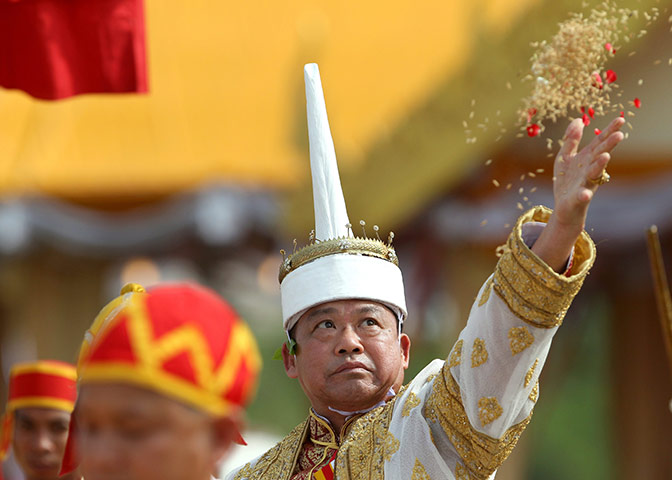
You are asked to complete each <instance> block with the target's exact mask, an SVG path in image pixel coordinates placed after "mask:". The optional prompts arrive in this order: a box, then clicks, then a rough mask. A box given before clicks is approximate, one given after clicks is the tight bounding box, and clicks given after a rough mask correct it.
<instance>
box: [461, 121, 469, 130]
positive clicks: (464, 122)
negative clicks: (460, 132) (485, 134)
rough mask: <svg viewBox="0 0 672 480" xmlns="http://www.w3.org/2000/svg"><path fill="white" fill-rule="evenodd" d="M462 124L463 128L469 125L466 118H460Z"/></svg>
mask: <svg viewBox="0 0 672 480" xmlns="http://www.w3.org/2000/svg"><path fill="white" fill-rule="evenodd" d="M462 126H463V127H464V128H468V127H469V124H468V123H467V121H466V120H462Z"/></svg>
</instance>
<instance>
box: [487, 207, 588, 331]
mask: <svg viewBox="0 0 672 480" xmlns="http://www.w3.org/2000/svg"><path fill="white" fill-rule="evenodd" d="M550 215H551V210H550V209H548V208H546V207H534V208H532V209H531V210H528V211H527V212H526V213H524V214H523V215H521V216H520V218H519V219H518V222H517V223H516V226H515V228H514V229H513V232H511V235H510V236H509V239H508V241H507V243H506V247H505V248H504V252H503V254H502V256H501V257H500V259H499V262H498V263H497V267H496V268H495V276H494V290H495V291H496V292H497V294H498V295H499V297H500V298H501V299H502V300H503V301H504V302H505V303H506V304H507V305H508V307H509V309H510V310H511V311H512V312H513V314H514V315H516V316H517V317H518V318H520V319H521V320H523V321H525V322H526V323H529V324H530V325H532V326H534V327H538V328H552V327H556V326H558V325H560V324H561V323H562V319H563V318H564V316H565V313H567V309H568V308H569V306H570V305H571V303H572V300H573V299H574V296H575V295H576V294H577V293H578V292H579V290H580V289H581V285H583V281H584V279H585V278H586V275H588V271H589V270H590V267H591V266H592V265H593V262H594V261H595V245H594V244H593V241H592V240H591V239H590V237H589V236H588V234H587V233H586V232H585V231H584V232H581V235H580V236H579V239H578V240H577V242H576V244H575V245H574V263H573V265H572V275H571V276H570V277H566V276H564V275H560V274H558V273H556V272H555V271H553V269H552V268H551V267H549V266H548V265H546V263H545V262H544V261H543V260H542V259H541V258H539V257H538V256H537V255H536V254H534V253H533V252H532V250H530V249H529V248H528V247H527V245H525V242H524V241H523V237H522V226H523V224H524V223H527V222H532V221H537V222H547V221H548V218H549V217H550Z"/></svg>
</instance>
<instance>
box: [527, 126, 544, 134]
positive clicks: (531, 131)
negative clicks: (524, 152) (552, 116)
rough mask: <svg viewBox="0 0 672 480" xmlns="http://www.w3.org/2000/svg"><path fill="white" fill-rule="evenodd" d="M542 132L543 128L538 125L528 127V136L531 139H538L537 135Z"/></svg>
mask: <svg viewBox="0 0 672 480" xmlns="http://www.w3.org/2000/svg"><path fill="white" fill-rule="evenodd" d="M540 131H541V127H540V126H539V125H537V124H536V123H533V124H532V125H530V126H528V127H527V135H528V136H530V137H536V136H537V135H539V132H540Z"/></svg>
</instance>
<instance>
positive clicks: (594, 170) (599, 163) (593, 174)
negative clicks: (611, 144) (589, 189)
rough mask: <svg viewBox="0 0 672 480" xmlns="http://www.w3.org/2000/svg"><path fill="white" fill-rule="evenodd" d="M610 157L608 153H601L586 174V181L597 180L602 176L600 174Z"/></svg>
mask: <svg viewBox="0 0 672 480" xmlns="http://www.w3.org/2000/svg"><path fill="white" fill-rule="evenodd" d="M610 159H611V155H609V153H608V152H603V153H601V154H599V155H597V156H596V157H595V159H594V160H593V163H592V164H591V165H590V168H589V169H588V172H587V173H586V179H587V180H597V179H599V178H600V177H601V176H602V172H603V171H604V169H606V168H607V165H608V164H609V160H610Z"/></svg>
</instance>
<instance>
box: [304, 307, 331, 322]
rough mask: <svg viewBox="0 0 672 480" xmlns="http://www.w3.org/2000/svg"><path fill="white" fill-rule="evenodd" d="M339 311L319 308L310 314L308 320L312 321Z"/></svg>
mask: <svg viewBox="0 0 672 480" xmlns="http://www.w3.org/2000/svg"><path fill="white" fill-rule="evenodd" d="M336 312H337V309H336V308H334V307H323V308H318V309H316V310H313V311H312V312H310V313H309V314H308V316H307V317H306V320H312V319H314V318H315V317H319V316H320V315H331V314H333V313H336Z"/></svg>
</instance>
